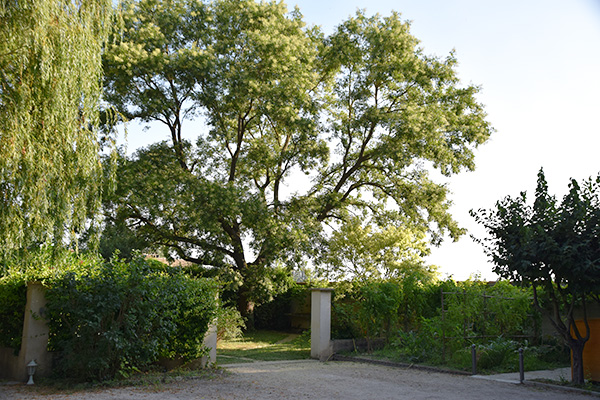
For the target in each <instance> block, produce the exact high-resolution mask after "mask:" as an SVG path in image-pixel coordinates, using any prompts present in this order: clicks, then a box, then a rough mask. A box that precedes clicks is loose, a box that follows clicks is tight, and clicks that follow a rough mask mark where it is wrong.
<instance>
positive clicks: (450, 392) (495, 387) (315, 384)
mask: <svg viewBox="0 0 600 400" xmlns="http://www.w3.org/2000/svg"><path fill="white" fill-rule="evenodd" d="M227 369H228V370H229V371H231V374H228V375H225V376H222V377H217V378H214V379H190V380H182V381H180V382H175V383H171V384H166V385H163V386H159V387H134V388H119V389H109V390H102V391H87V392H78V393H69V394H59V395H57V394H51V395H42V394H39V393H37V392H36V391H32V390H29V388H27V387H24V386H4V387H1V386H0V399H45V400H50V399H53V400H54V399H56V400H59V399H60V400H62V399H92V400H107V399H123V400H142V399H144V400H154V399H156V400H158V399H161V400H175V399H181V400H184V399H186V400H187V399H277V400H286V399H361V400H364V399H378V400H379V399H381V400H383V399H444V400H471V399H473V400H474V399H477V400H479V399H485V400H493V399H498V400H510V399H548V400H550V399H572V400H577V399H587V400H590V399H594V398H597V397H592V396H589V395H584V394H578V393H568V392H563V391H559V390H554V389H547V388H539V387H530V386H522V385H515V384H510V383H503V382H496V381H489V380H482V379H475V378H472V377H469V376H457V375H449V374H442V373H435V372H425V371H418V370H410V369H402V368H393V367H386V366H380V365H369V364H362V363H354V362H327V363H320V362H318V361H313V360H301V361H280V362H257V363H251V364H238V365H232V366H227Z"/></svg>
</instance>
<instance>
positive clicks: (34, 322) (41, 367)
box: [15, 282, 52, 382]
mask: <svg viewBox="0 0 600 400" xmlns="http://www.w3.org/2000/svg"><path fill="white" fill-rule="evenodd" d="M45 306H46V298H45V296H44V287H43V286H42V284H41V283H39V282H29V283H27V303H26V305H25V319H24V321H23V337H22V342H21V351H20V352H19V361H18V363H17V364H18V367H17V371H16V374H15V378H16V379H18V380H20V381H23V382H25V381H26V380H27V378H28V375H27V364H29V362H30V361H31V360H35V362H36V363H37V364H38V367H37V369H36V373H35V376H34V378H35V377H41V376H48V375H49V374H50V372H51V368H52V365H51V364H52V359H51V357H50V354H49V353H48V333H49V328H48V324H47V323H46V320H45V318H44V313H45V308H44V307H45Z"/></svg>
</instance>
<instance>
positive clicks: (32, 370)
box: [27, 360, 38, 385]
mask: <svg viewBox="0 0 600 400" xmlns="http://www.w3.org/2000/svg"><path fill="white" fill-rule="evenodd" d="M37 366H38V365H37V363H36V362H35V360H31V361H30V362H29V364H27V374H28V375H29V380H28V381H27V384H28V385H33V375H34V374H35V369H36V368H37Z"/></svg>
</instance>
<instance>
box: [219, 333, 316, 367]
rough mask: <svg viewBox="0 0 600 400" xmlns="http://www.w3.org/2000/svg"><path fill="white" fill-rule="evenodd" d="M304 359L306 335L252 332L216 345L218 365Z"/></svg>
mask: <svg viewBox="0 0 600 400" xmlns="http://www.w3.org/2000/svg"><path fill="white" fill-rule="evenodd" d="M290 339H291V340H290ZM306 358H310V336H309V334H308V333H304V334H302V335H300V336H297V337H290V334H289V333H284V332H275V331H252V332H247V333H246V334H245V335H244V336H243V337H241V338H237V339H228V340H221V341H219V343H218V345H217V363H218V364H219V365H224V364H233V363H240V362H253V361H279V360H302V359H306Z"/></svg>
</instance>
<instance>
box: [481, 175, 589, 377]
mask: <svg viewBox="0 0 600 400" xmlns="http://www.w3.org/2000/svg"><path fill="white" fill-rule="evenodd" d="M599 196H600V176H599V177H598V178H596V179H591V178H590V179H588V180H586V181H584V182H583V183H582V184H579V183H578V182H577V181H576V180H574V179H572V180H571V182H570V184H569V193H568V194H567V195H566V196H565V197H564V198H563V200H562V202H558V201H557V200H556V198H555V197H554V196H551V195H550V194H549V193H548V185H547V183H546V179H545V176H544V172H543V170H540V172H539V173H538V184H537V189H536V193H535V201H534V203H533V206H531V205H529V204H527V198H526V194H525V193H521V195H520V196H519V197H516V198H512V197H506V198H504V199H503V200H500V201H498V202H497V203H496V207H495V208H494V209H491V210H479V211H477V212H473V211H472V212H471V213H472V215H474V216H475V219H476V220H477V221H478V222H479V223H481V224H482V225H483V226H485V228H486V230H487V232H488V234H489V238H488V239H485V240H483V241H481V242H482V243H483V244H484V246H485V250H486V252H487V254H488V255H489V256H490V257H491V259H492V260H493V262H494V264H495V265H496V266H495V269H494V271H495V272H496V273H497V274H499V275H500V276H502V277H504V278H507V279H511V280H514V281H518V282H524V283H526V284H530V285H531V286H532V288H533V293H534V302H535V305H536V307H537V308H538V309H540V310H541V311H542V312H544V313H546V314H547V315H548V317H549V318H550V320H551V321H552V324H553V325H554V327H555V328H556V330H557V331H558V333H559V334H560V335H561V337H562V338H563V339H564V341H565V343H566V344H567V345H568V346H569V348H570V349H571V350H572V354H573V371H574V373H573V382H576V383H583V382H584V369H583V348H584V345H585V343H586V342H587V341H588V339H589V337H590V329H589V324H588V320H587V311H586V305H587V302H588V301H589V299H590V298H595V299H596V300H598V294H599V293H600V238H599V234H600V198H599ZM540 293H543V294H544V296H545V297H547V300H548V304H549V306H548V307H543V306H542V304H541V303H542V299H541V298H540ZM577 308H580V309H581V310H582V313H583V315H582V320H583V326H584V328H583V329H581V327H578V326H577V325H576V324H575V310H576V309H577Z"/></svg>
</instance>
